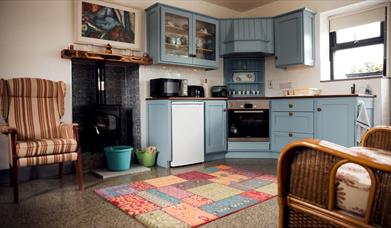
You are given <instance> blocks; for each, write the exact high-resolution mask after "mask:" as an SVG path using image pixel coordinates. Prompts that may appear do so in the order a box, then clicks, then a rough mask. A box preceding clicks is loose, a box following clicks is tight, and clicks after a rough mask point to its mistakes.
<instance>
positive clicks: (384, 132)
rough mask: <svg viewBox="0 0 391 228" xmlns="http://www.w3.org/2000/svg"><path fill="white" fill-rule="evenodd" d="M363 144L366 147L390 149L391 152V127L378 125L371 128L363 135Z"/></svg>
mask: <svg viewBox="0 0 391 228" xmlns="http://www.w3.org/2000/svg"><path fill="white" fill-rule="evenodd" d="M361 144H362V146H364V147H373V148H378V149H383V150H388V151H390V154H391V127H390V126H378V127H374V128H371V129H369V130H368V131H367V132H366V133H365V135H364V136H363V138H362V141H361Z"/></svg>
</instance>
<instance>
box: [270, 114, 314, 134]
mask: <svg viewBox="0 0 391 228" xmlns="http://www.w3.org/2000/svg"><path fill="white" fill-rule="evenodd" d="M271 126H272V131H280V132H296V133H308V134H312V133H313V132H314V113H313V112H272V122H271Z"/></svg>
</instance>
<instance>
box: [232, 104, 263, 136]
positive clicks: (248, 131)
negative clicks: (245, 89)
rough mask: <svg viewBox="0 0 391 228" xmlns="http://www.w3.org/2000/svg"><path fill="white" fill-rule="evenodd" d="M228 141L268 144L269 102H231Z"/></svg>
mask: <svg viewBox="0 0 391 228" xmlns="http://www.w3.org/2000/svg"><path fill="white" fill-rule="evenodd" d="M228 141H230V142H268V141H269V101H268V100H229V101H228Z"/></svg>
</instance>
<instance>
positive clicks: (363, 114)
mask: <svg viewBox="0 0 391 228" xmlns="http://www.w3.org/2000/svg"><path fill="white" fill-rule="evenodd" d="M356 127H357V137H356V142H357V144H360V142H361V139H362V137H363V136H364V134H365V132H367V130H368V129H369V128H371V123H370V121H369V118H368V113H367V109H366V107H365V103H364V102H363V101H359V102H358V116H357V120H356Z"/></svg>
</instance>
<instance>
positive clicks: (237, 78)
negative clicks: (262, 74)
mask: <svg viewBox="0 0 391 228" xmlns="http://www.w3.org/2000/svg"><path fill="white" fill-rule="evenodd" d="M232 81H233V82H255V73H254V72H236V73H233V77H232Z"/></svg>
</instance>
